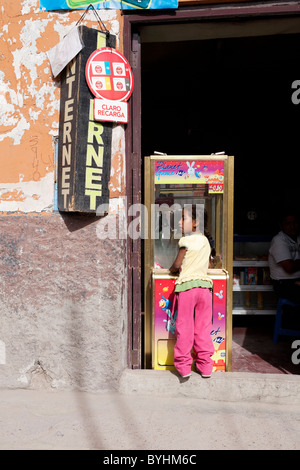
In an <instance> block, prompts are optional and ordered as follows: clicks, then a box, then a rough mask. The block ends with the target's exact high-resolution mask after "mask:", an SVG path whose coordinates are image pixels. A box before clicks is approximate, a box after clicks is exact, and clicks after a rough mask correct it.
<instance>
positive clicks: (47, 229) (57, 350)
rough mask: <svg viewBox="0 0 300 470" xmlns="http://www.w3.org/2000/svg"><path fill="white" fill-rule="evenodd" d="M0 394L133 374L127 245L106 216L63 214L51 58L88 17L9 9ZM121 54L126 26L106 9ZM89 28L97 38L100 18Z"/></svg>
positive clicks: (1, 46) (0, 182) (9, 0)
mask: <svg viewBox="0 0 300 470" xmlns="http://www.w3.org/2000/svg"><path fill="white" fill-rule="evenodd" d="M0 12H1V13H0V15H1V16H0V104H1V114H0V217H1V218H0V224H1V229H0V275H1V283H0V293H1V295H0V315H1V321H0V387H2V388H5V387H10V388H18V387H25V388H27V387H28V388H38V387H54V388H60V389H82V390H95V391H96V390H101V389H108V388H111V387H114V385H115V384H116V381H117V380H118V377H119V375H120V373H121V372H122V370H123V369H124V368H125V367H126V364H127V362H126V361H127V359H126V345H127V302H126V270H125V269H126V268H125V266H126V249H125V248H126V247H125V240H118V239H115V240H109V239H101V238H100V237H99V230H97V227H98V226H99V224H100V223H101V220H100V219H99V218H98V217H94V216H87V215H79V214H60V213H58V212H56V211H55V210H54V197H55V191H54V186H55V142H56V139H57V136H58V121H59V99H60V82H59V80H54V79H53V77H52V73H51V68H50V64H49V61H48V57H47V55H46V52H47V51H48V50H49V49H50V48H51V47H53V46H54V45H56V44H57V43H58V42H59V41H60V39H62V38H63V36H64V35H65V34H66V33H67V32H68V31H69V30H70V29H71V28H72V27H73V26H74V25H75V24H76V22H77V21H78V19H79V18H80V16H81V14H82V11H81V12H80V11H72V12H66V11H63V12H59V11H56V12H41V11H40V10H39V0H24V1H21V0H3V1H2V2H1V6H0ZM99 14H100V16H101V19H102V21H103V22H104V23H105V25H106V27H107V29H109V30H110V31H111V32H112V33H114V34H116V36H117V49H119V50H121V44H120V24H121V23H120V15H119V12H117V11H114V10H105V11H104V10H99ZM85 18H86V20H84V22H83V23H82V24H85V25H86V26H89V27H95V28H97V26H98V25H97V21H96V18H95V17H94V15H93V13H92V12H89V13H88V14H87V15H86V17H85ZM124 147H125V142H124V128H123V126H122V125H115V126H114V129H113V143H112V166H111V178H110V186H109V188H110V207H111V212H113V213H115V214H117V215H118V212H119V207H122V205H123V200H124V195H125V189H124V188H125V176H124V174H125V170H124V168H125V165H124V160H125V155H124Z"/></svg>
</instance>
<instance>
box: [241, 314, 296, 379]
mask: <svg viewBox="0 0 300 470" xmlns="http://www.w3.org/2000/svg"><path fill="white" fill-rule="evenodd" d="M274 320H275V317H262V316H260V317H256V318H253V317H252V318H251V317H248V318H245V317H244V318H238V319H237V318H234V319H233V335H232V338H233V340H232V371H233V372H259V373H271V374H300V364H298V365H297V364H293V362H292V354H293V352H294V353H295V351H296V350H295V349H293V348H292V343H293V341H294V340H295V339H298V340H299V339H300V338H292V337H289V336H280V337H279V339H278V342H277V344H273V341H272V340H273V328H274ZM297 349H299V346H298V348H297ZM299 357H300V353H299V354H298V358H299Z"/></svg>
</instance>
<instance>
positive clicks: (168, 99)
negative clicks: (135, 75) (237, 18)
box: [142, 34, 300, 235]
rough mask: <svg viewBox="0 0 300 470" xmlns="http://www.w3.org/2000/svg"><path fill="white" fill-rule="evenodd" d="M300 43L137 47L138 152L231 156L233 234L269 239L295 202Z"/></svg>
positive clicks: (283, 38) (271, 40) (284, 37)
mask: <svg viewBox="0 0 300 470" xmlns="http://www.w3.org/2000/svg"><path fill="white" fill-rule="evenodd" d="M299 39H300V35H299V34H281V35H275V36H254V37H242V38H225V39H211V40H198V41H184V42H163V43H157V42H156V43H145V44H142V155H149V154H153V152H154V151H159V152H164V153H167V154H173V155H187V154H191V155H196V154H198V155H204V154H211V153H213V152H220V151H225V153H226V154H227V155H234V156H235V181H234V191H235V199H234V209H235V210H234V233H235V234H238V235H273V234H274V233H276V232H277V230H278V223H277V222H278V220H277V214H278V210H279V208H282V206H284V205H286V204H291V203H296V204H298V177H299V174H300V172H299V170H300V158H299V157H300V152H299V151H300V146H299V137H298V135H299V130H298V129H299V122H300V120H299V117H300V105H298V106H297V105H295V104H293V102H292V99H291V98H292V94H293V92H294V91H295V90H293V89H292V83H293V82H294V81H295V80H297V79H298V78H299V79H300V70H299V57H300V40H299ZM249 212H251V213H252V214H253V212H254V217H253V216H252V217H251V215H250V216H249Z"/></svg>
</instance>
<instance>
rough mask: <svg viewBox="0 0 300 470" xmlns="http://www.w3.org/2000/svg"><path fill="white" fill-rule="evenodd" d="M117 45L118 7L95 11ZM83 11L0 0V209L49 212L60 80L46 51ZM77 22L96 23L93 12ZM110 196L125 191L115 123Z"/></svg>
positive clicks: (120, 137)
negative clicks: (112, 35)
mask: <svg viewBox="0 0 300 470" xmlns="http://www.w3.org/2000/svg"><path fill="white" fill-rule="evenodd" d="M98 12H99V14H100V17H101V19H102V21H103V22H104V24H105V26H106V28H107V29H108V30H109V31H111V32H112V33H114V34H116V36H117V49H119V50H121V46H120V23H121V22H122V18H121V15H120V13H119V11H115V10H99V11H98ZM82 13H83V11H80V10H77V11H70V12H66V11H54V12H42V11H40V9H39V0H23V1H21V0H2V2H1V9H0V15H1V16H0V104H1V114H0V213H2V214H3V213H16V212H20V213H29V212H30V213H32V212H41V213H44V212H51V211H52V210H53V195H54V151H55V139H56V138H57V136H58V122H59V100H60V82H59V80H55V79H54V78H53V76H52V72H51V67H50V63H49V60H48V56H47V51H48V50H49V49H51V48H52V47H53V46H55V45H56V44H57V43H58V42H59V41H60V40H61V39H62V38H63V37H64V36H65V35H66V34H67V33H68V32H69V31H70V29H71V28H72V27H73V26H74V25H75V24H76V23H77V21H78V20H79V19H80V17H81V15H82ZM82 24H85V25H86V26H89V27H94V28H97V27H98V23H97V20H96V17H95V16H94V14H93V12H92V11H89V12H88V13H87V15H86V16H85V19H84V20H83V22H82ZM113 136H114V137H113V145H112V166H111V180H110V185H109V188H110V197H111V198H118V197H121V196H124V194H125V189H124V188H125V180H124V174H125V170H124V158H125V157H124V148H125V144H124V129H123V127H122V126H115V128H114V133H113Z"/></svg>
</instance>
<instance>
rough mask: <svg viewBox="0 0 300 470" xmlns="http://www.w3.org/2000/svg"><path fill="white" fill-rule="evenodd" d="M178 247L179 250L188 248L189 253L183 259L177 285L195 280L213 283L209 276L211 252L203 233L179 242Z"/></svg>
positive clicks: (183, 238)
mask: <svg viewBox="0 0 300 470" xmlns="http://www.w3.org/2000/svg"><path fill="white" fill-rule="evenodd" d="M178 246H179V248H186V250H187V252H186V254H185V257H184V258H183V262H182V265H181V271H180V274H179V277H178V279H177V280H176V284H181V283H182V282H186V281H191V280H195V279H199V280H205V281H210V283H212V281H211V279H210V277H209V276H208V275H207V270H208V265H209V257H210V251H211V248H210V244H209V241H208V239H207V238H206V237H205V236H204V235H202V233H200V234H193V235H188V236H186V237H182V238H181V239H180V240H179V242H178Z"/></svg>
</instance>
